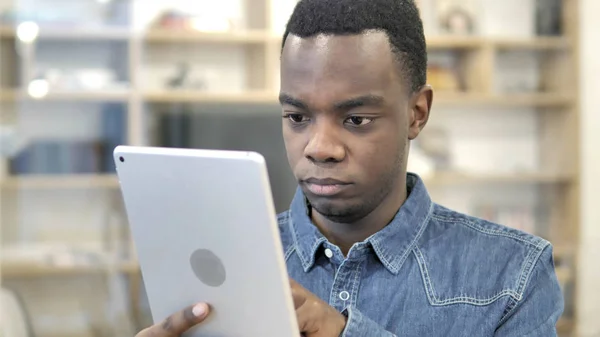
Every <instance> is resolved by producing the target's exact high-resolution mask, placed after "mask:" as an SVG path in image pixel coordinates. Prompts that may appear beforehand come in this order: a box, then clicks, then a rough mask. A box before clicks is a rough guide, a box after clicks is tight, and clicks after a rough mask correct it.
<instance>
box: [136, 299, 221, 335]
mask: <svg viewBox="0 0 600 337" xmlns="http://www.w3.org/2000/svg"><path fill="white" fill-rule="evenodd" d="M209 312H210V307H209V306H208V305H207V304H205V303H200V304H196V305H193V306H189V307H187V308H185V309H183V310H182V311H179V312H176V313H174V314H173V315H171V316H169V317H167V319H165V320H164V321H163V322H162V323H160V324H156V325H153V326H151V327H149V328H146V329H144V330H142V331H140V333H138V334H137V335H136V337H179V336H181V335H182V334H183V333H184V332H186V331H187V330H189V329H190V328H192V327H194V326H195V325H197V324H199V323H201V322H202V321H204V320H205V319H206V317H207V316H208V314H209Z"/></svg>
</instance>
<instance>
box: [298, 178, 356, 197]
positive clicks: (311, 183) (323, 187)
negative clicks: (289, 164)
mask: <svg viewBox="0 0 600 337" xmlns="http://www.w3.org/2000/svg"><path fill="white" fill-rule="evenodd" d="M303 183H304V185H305V186H306V188H307V189H308V190H309V191H310V192H311V193H312V194H315V195H319V196H333V195H336V194H338V193H340V192H341V191H343V190H344V189H345V188H347V187H348V186H349V185H350V183H347V182H344V181H341V180H337V179H333V178H325V179H317V178H309V179H306V180H304V181H303Z"/></svg>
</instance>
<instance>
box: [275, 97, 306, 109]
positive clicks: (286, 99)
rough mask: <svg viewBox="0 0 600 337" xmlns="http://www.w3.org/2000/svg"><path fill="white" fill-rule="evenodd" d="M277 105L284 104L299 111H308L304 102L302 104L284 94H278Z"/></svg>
mask: <svg viewBox="0 0 600 337" xmlns="http://www.w3.org/2000/svg"><path fill="white" fill-rule="evenodd" d="M279 103H280V104H282V105H284V104H286V105H291V106H295V107H296V108H299V109H303V110H308V107H307V106H306V104H304V102H302V101H301V100H299V99H297V98H294V97H292V96H290V95H288V94H286V93H280V94H279Z"/></svg>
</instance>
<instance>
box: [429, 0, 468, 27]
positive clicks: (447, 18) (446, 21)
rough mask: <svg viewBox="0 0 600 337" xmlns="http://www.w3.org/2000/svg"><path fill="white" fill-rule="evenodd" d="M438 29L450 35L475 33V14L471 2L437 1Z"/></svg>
mask: <svg viewBox="0 0 600 337" xmlns="http://www.w3.org/2000/svg"><path fill="white" fill-rule="evenodd" d="M436 4H437V8H436V9H437V11H438V20H439V28H440V30H441V32H442V33H445V34H450V35H473V34H475V33H476V26H475V18H476V17H477V13H476V11H475V5H474V3H473V0H437V3H436Z"/></svg>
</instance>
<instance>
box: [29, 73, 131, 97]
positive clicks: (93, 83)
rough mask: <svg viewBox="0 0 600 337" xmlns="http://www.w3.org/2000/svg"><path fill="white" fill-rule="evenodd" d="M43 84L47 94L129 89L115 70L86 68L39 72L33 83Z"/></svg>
mask: <svg viewBox="0 0 600 337" xmlns="http://www.w3.org/2000/svg"><path fill="white" fill-rule="evenodd" d="M42 82H43V83H45V85H46V86H47V91H48V92H47V93H50V92H53V91H56V92H61V91H62V92H72V91H124V90H126V89H127V88H128V87H129V84H128V83H127V82H119V81H117V74H116V72H115V71H114V70H112V69H103V68H98V69H93V68H89V69H85V68H84V69H77V70H71V71H64V70H61V69H56V68H49V69H46V70H42V71H39V74H38V76H36V78H35V79H34V81H32V83H42ZM30 91H31V90H30ZM35 92H37V90H36V91H35ZM36 96H39V95H36ZM42 97H43V96H42Z"/></svg>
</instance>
